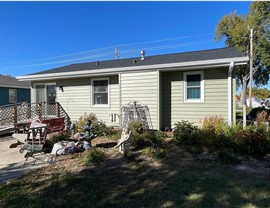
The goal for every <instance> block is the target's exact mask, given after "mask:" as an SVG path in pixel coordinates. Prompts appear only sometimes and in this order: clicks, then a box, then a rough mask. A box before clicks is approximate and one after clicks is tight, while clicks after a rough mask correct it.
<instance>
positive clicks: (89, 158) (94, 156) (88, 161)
mask: <svg viewBox="0 0 270 208" xmlns="http://www.w3.org/2000/svg"><path fill="white" fill-rule="evenodd" d="M104 158H105V154H104V152H103V151H101V150H99V149H97V148H95V147H93V148H91V149H90V150H88V151H87V153H86V155H84V157H83V158H81V162H80V163H81V165H84V166H89V165H95V164H98V163H100V162H102V161H103V160H104Z"/></svg>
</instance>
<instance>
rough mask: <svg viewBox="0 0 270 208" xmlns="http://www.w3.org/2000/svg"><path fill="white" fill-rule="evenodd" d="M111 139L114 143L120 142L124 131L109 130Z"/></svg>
mask: <svg viewBox="0 0 270 208" xmlns="http://www.w3.org/2000/svg"><path fill="white" fill-rule="evenodd" d="M109 134H110V138H111V139H112V140H114V141H118V140H119V139H120V138H121V135H122V129H113V128H112V129H109Z"/></svg>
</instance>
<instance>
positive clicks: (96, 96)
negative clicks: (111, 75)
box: [92, 79, 109, 106]
mask: <svg viewBox="0 0 270 208" xmlns="http://www.w3.org/2000/svg"><path fill="white" fill-rule="evenodd" d="M108 88H109V79H93V80H92V104H93V106H108V105H109V90H108Z"/></svg>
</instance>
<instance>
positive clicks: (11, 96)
mask: <svg viewBox="0 0 270 208" xmlns="http://www.w3.org/2000/svg"><path fill="white" fill-rule="evenodd" d="M0 95H1V99H0V106H3V105H9V104H14V103H20V102H30V82H28V81H24V82H19V81H18V80H17V79H16V78H15V77H11V76H4V75H0Z"/></svg>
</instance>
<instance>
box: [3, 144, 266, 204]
mask: <svg viewBox="0 0 270 208" xmlns="http://www.w3.org/2000/svg"><path fill="white" fill-rule="evenodd" d="M166 146H167V156H166V158H165V159H162V160H155V159H153V158H150V157H148V156H145V155H137V156H136V157H135V158H133V159H124V158H123V157H122V156H121V155H119V154H118V153H117V152H116V150H109V151H107V152H106V155H107V157H106V159H105V161H104V162H102V163H101V164H99V165H97V166H91V167H81V166H79V165H78V163H77V162H78V158H79V156H76V157H74V156H69V157H68V158H67V159H66V160H65V161H63V162H61V163H60V165H59V164H58V165H52V166H49V167H47V168H42V169H40V170H36V171H32V172H30V173H29V174H28V175H26V176H24V177H22V178H20V179H17V180H15V181H13V182H11V183H10V184H7V185H1V186H0V207H20V208H22V207H50V208H52V207H125V208H129V207H243V208H247V207H259V208H263V207H270V180H269V176H268V177H259V176H256V175H252V174H249V173H243V172H240V171H238V170H235V169H233V168H232V166H230V165H220V164H216V163H213V162H210V161H203V160H198V159H196V157H195V156H192V155H190V154H188V153H187V152H186V151H185V150H184V149H182V148H179V147H177V146H176V145H175V144H174V143H172V142H170V143H167V145H166Z"/></svg>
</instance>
